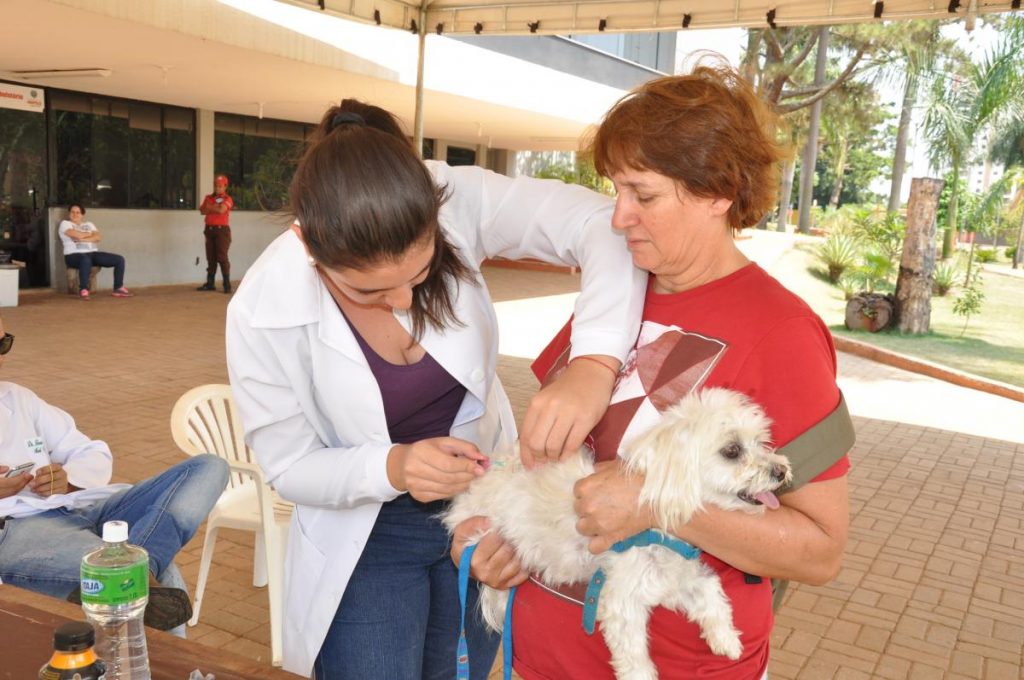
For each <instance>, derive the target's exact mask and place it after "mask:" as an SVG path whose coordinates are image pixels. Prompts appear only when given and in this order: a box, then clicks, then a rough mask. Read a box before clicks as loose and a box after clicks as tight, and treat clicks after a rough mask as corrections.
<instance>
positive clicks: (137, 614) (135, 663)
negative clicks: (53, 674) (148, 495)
mask: <svg viewBox="0 0 1024 680" xmlns="http://www.w3.org/2000/svg"><path fill="white" fill-rule="evenodd" d="M103 543H104V545H103V547H102V548H100V549H99V550H94V551H93V552H91V553H89V554H88V555H86V556H85V557H83V558H82V609H84V610H85V615H86V618H88V619H89V622H90V623H92V625H93V627H94V628H95V629H96V653H97V654H98V655H99V657H100V658H101V659H103V661H105V662H106V665H107V675H106V680H150V674H149V655H148V654H147V652H146V630H145V627H144V625H143V622H142V619H143V615H144V614H145V611H146V603H147V602H149V554H148V553H147V552H146V551H145V550H143V549H142V548H140V547H138V546H134V545H128V524H127V522H106V523H105V524H104V525H103Z"/></svg>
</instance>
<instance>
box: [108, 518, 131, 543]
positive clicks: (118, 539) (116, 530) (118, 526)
mask: <svg viewBox="0 0 1024 680" xmlns="http://www.w3.org/2000/svg"><path fill="white" fill-rule="evenodd" d="M127 540H128V522H121V521H118V520H114V521H111V522H104V523H103V542H104V543H124V542H125V541H127Z"/></svg>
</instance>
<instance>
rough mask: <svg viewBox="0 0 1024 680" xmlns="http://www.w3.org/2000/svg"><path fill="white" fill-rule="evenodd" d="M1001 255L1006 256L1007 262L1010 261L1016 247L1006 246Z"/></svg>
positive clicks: (1015, 251)
mask: <svg viewBox="0 0 1024 680" xmlns="http://www.w3.org/2000/svg"><path fill="white" fill-rule="evenodd" d="M1003 253H1004V254H1005V255H1006V259H1007V260H1012V259H1013V256H1014V255H1015V254H1016V253H1017V246H1008V247H1007V248H1006V250H1005V251H1003Z"/></svg>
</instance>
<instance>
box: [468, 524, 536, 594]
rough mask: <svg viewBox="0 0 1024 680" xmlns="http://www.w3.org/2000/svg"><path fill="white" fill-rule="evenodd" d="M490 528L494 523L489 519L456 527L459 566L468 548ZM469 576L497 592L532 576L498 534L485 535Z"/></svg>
mask: <svg viewBox="0 0 1024 680" xmlns="http://www.w3.org/2000/svg"><path fill="white" fill-rule="evenodd" d="M490 526H491V523H490V520H488V519H487V518H486V517H470V518H469V519H467V520H466V521H464V522H462V523H460V524H459V525H458V526H457V527H455V533H454V535H453V536H452V553H451V554H452V562H454V563H455V564H456V566H457V565H458V564H459V562H460V561H461V560H462V553H463V551H464V550H465V549H466V544H467V543H469V542H470V541H472V540H473V539H475V538H476V537H477V536H479V535H480V533H481V532H483V531H487V530H488V529H489V528H490ZM469 573H470V575H471V576H472V577H473V578H474V579H476V580H477V581H479V582H480V583H483V584H484V585H488V586H490V587H491V588H495V589H497V590H507V589H508V588H511V587H512V586H517V585H519V584H520V583H522V582H523V581H525V580H526V579H527V578H529V576H530V575H529V574H528V573H527V572H526V571H524V570H523V568H522V566H521V565H520V564H519V560H518V559H516V553H515V550H513V548H512V546H511V545H510V544H509V543H506V542H505V540H504V539H502V538H501V536H499V535H498V533H497V532H494V531H492V532H490V533H488V534H485V535H484V536H483V538H481V539H480V541H479V543H478V544H477V547H476V551H475V552H474V553H473V559H472V560H470V570H469Z"/></svg>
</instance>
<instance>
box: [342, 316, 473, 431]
mask: <svg viewBox="0 0 1024 680" xmlns="http://www.w3.org/2000/svg"><path fill="white" fill-rule="evenodd" d="M345 320H346V321H348V318H347V317H346V319H345ZM349 328H351V329H352V334H353V335H355V336H356V340H357V341H358V342H359V347H361V348H362V350H363V356H365V357H366V361H367V363H369V364H370V371H372V372H373V377H374V378H376V379H377V385H378V386H379V387H380V395H381V397H382V398H383V400H384V418H385V419H386V420H387V424H388V435H389V436H390V437H391V441H392V442H394V443H396V444H412V443H413V442H417V441H419V440H421V439H430V438H431V437H447V436H448V435H449V434H450V433H451V429H452V423H453V422H455V416H456V414H457V413H458V412H459V407H460V406H462V400H463V398H464V397H465V396H466V388H465V387H463V386H462V383H460V382H459V381H458V380H456V379H455V378H453V377H452V376H451V374H450V373H448V371H446V370H444V367H443V366H441V364H439V363H437V361H435V360H434V357H432V356H430V354H429V353H428V354H424V355H423V358H422V359H420V360H419V361H418V362H416V363H415V364H410V365H408V366H399V365H397V364H392V363H389V362H388V361H386V360H385V359H383V358H382V357H381V356H380V355H379V354H377V353H376V352H374V351H373V348H372V347H370V345H369V344H368V343H367V342H366V340H364V339H363V336H361V335H360V334H359V331H357V330H356V329H355V326H353V325H352V323H351V322H349Z"/></svg>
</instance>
